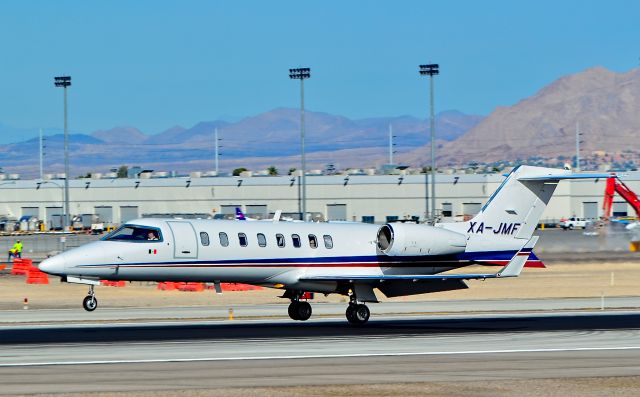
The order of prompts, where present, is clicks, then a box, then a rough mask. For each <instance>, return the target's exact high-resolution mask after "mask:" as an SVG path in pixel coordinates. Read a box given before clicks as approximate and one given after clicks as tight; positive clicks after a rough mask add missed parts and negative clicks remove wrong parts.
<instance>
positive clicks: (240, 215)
mask: <svg viewBox="0 0 640 397" xmlns="http://www.w3.org/2000/svg"><path fill="white" fill-rule="evenodd" d="M236 220H237V221H246V220H247V218H245V216H244V214H243V213H242V210H241V209H240V208H238V207H236Z"/></svg>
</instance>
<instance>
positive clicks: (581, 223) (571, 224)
mask: <svg viewBox="0 0 640 397" xmlns="http://www.w3.org/2000/svg"><path fill="white" fill-rule="evenodd" d="M589 223H590V221H588V220H586V219H584V218H578V217H575V216H572V217H571V218H569V219H564V220H562V222H560V227H561V228H563V229H564V230H567V229H569V230H573V229H577V228H582V229H586V228H587V225H588V224H589Z"/></svg>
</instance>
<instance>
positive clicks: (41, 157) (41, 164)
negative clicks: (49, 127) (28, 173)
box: [38, 128, 44, 180]
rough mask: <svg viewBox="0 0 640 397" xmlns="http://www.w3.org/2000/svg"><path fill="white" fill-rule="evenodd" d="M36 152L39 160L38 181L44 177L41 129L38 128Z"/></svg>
mask: <svg viewBox="0 0 640 397" xmlns="http://www.w3.org/2000/svg"><path fill="white" fill-rule="evenodd" d="M38 142H39V143H38V152H39V158H40V180H42V179H43V176H44V172H43V170H44V167H43V162H44V159H43V157H44V138H43V137H42V128H40V139H39V141H38Z"/></svg>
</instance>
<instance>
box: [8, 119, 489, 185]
mask: <svg viewBox="0 0 640 397" xmlns="http://www.w3.org/2000/svg"><path fill="white" fill-rule="evenodd" d="M480 120H482V117H480V116H473V115H466V114H463V113H461V112H457V111H446V112H442V113H440V114H438V115H437V117H436V129H437V138H438V140H439V142H447V141H452V140H455V139H457V138H459V137H460V136H462V135H463V134H464V133H465V132H466V131H468V130H469V129H470V128H472V127H473V126H475V125H476V124H477V123H478V122H479V121H480ZM390 125H391V126H392V128H393V134H394V135H395V138H394V140H395V144H396V148H397V150H398V151H405V152H406V151H408V150H410V149H412V148H416V147H419V146H421V145H424V144H425V143H426V142H428V133H427V131H428V128H429V123H428V120H423V119H418V118H415V117H411V116H399V117H378V118H368V119H360V120H352V119H349V118H347V117H343V116H337V115H332V114H328V113H322V112H313V111H306V112H305V129H306V137H305V144H306V145H305V146H306V151H307V153H308V158H309V162H310V164H309V165H310V167H317V168H322V167H324V166H325V165H326V164H327V163H338V164H337V165H338V166H343V167H358V166H360V167H362V166H363V165H364V166H375V165H379V164H382V163H383V162H384V161H385V159H386V158H387V157H386V156H387V153H388V142H389V126H390ZM216 129H217V130H218V133H219V139H220V146H221V148H220V153H221V157H220V164H221V168H223V169H225V168H226V170H230V169H233V168H236V167H240V166H243V167H246V168H250V169H256V168H265V167H268V166H270V165H276V166H278V167H280V168H282V169H288V168H289V167H296V166H297V164H298V163H299V153H300V111H299V110H298V109H289V108H277V109H273V110H271V111H269V112H265V113H262V114H259V115H256V116H252V117H246V118H244V119H241V120H240V121H238V122H235V123H231V122H226V121H203V122H199V123H197V124H195V125H194V126H192V127H191V128H184V127H181V126H173V127H171V128H169V129H167V130H165V131H163V132H161V133H158V134H153V135H148V134H145V133H143V132H142V131H140V130H138V129H137V128H135V127H131V126H125V127H115V128H111V129H108V130H99V131H95V132H93V133H91V134H90V135H85V134H72V135H70V138H69V147H70V152H71V153H72V155H71V156H70V162H71V168H72V169H73V170H74V171H73V174H72V176H79V175H83V174H85V173H87V172H105V171H108V170H109V169H111V168H114V167H118V166H119V165H122V164H126V165H130V166H131V165H139V166H142V167H144V168H151V169H155V170H176V171H179V172H186V171H192V170H211V169H213V162H214V160H213V157H214V144H215V143H214V131H215V130H216ZM45 144H46V149H45V157H44V159H45V160H44V162H45V169H46V171H45V172H61V171H62V165H63V135H61V134H57V135H52V136H48V137H46V143H45ZM354 153H358V155H356V156H354ZM372 159H375V160H372ZM372 161H373V162H372ZM361 164H362V165H361ZM37 165H38V139H37V138H34V139H30V140H27V141H24V142H18V143H13V144H8V145H0V166H2V167H4V169H5V170H6V171H7V172H18V173H21V174H23V176H25V175H29V176H36V175H35V174H36V173H37Z"/></svg>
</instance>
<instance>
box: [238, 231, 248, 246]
mask: <svg viewBox="0 0 640 397" xmlns="http://www.w3.org/2000/svg"><path fill="white" fill-rule="evenodd" d="M238 241H239V242H240V246H241V247H246V246H247V244H248V241H247V235H246V234H244V233H238Z"/></svg>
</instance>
